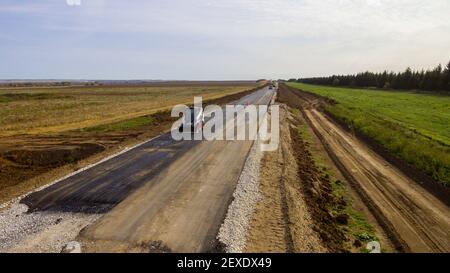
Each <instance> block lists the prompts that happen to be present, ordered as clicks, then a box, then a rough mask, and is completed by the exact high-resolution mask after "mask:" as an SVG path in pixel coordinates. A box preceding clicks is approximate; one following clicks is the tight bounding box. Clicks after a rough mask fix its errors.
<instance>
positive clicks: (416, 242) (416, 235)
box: [284, 88, 450, 252]
mask: <svg viewBox="0 0 450 273" xmlns="http://www.w3.org/2000/svg"><path fill="white" fill-rule="evenodd" d="M284 90H285V91H286V92H295V93H296V94H297V95H298V96H300V97H301V98H302V99H303V100H304V101H305V102H306V104H305V105H304V107H303V112H304V115H305V117H306V119H307V120H308V121H309V123H310V125H311V126H312V128H313V129H314V131H315V132H316V134H317V135H318V136H319V138H320V139H321V140H322V142H323V143H324V145H325V147H326V149H327V151H328V152H329V153H330V156H331V157H332V158H333V160H334V161H335V163H336V165H338V166H339V167H340V169H341V171H342V172H343V174H344V175H345V176H346V178H347V179H348V180H349V181H351V182H352V184H353V186H354V187H355V188H356V190H357V191H358V192H359V193H360V194H361V195H362V197H363V199H364V200H365V201H366V202H368V205H369V207H370V208H371V210H372V212H373V213H374V214H375V216H376V217H377V218H378V221H379V222H380V225H382V226H383V227H384V228H385V229H386V232H387V233H388V234H390V235H391V239H392V240H393V241H394V244H395V245H396V246H397V248H399V249H400V250H402V251H407V252H409V251H410V252H449V251H450V209H449V208H448V206H446V205H445V204H444V203H442V202H441V201H440V200H438V199H437V198H436V197H435V196H433V195H432V194H430V193H429V192H428V191H426V190H425V189H424V188H422V187H421V186H419V185H418V184H417V183H416V182H415V181H413V180H411V179H410V178H408V177H407V176H406V175H405V174H404V173H402V172H401V171H400V170H398V169H397V168H395V167H394V166H392V165H391V164H389V163H388V162H387V161H386V160H385V159H383V158H382V157H380V156H379V155H378V154H376V153H375V152H374V151H372V150H371V149H370V148H368V146H366V145H365V144H364V143H362V142H361V141H359V140H358V139H356V138H355V137H354V136H353V135H352V134H350V133H348V132H347V131H345V130H344V129H343V128H341V127H340V126H338V125H336V124H335V123H334V122H333V121H332V120H330V119H329V118H327V116H325V115H324V114H323V113H322V112H321V111H319V110H318V109H317V108H316V106H317V105H318V101H317V99H315V98H314V97H313V96H310V95H308V93H304V92H301V91H298V90H295V91H294V90H290V89H288V88H285V89H284Z"/></svg>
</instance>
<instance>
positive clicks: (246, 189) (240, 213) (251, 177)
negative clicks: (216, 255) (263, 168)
mask: <svg viewBox="0 0 450 273" xmlns="http://www.w3.org/2000/svg"><path fill="white" fill-rule="evenodd" d="M262 155H263V152H262V151H261V149H260V141H255V143H254V144H253V147H252V149H251V150H250V153H249V155H248V157H247V160H246V161H245V165H244V169H243V170H242V173H241V176H240V177H239V181H238V184H237V186H236V190H235V191H234V193H233V197H234V200H233V202H232V203H231V205H230V206H229V207H228V212H227V216H226V217H225V220H224V222H223V224H222V226H221V227H220V231H219V234H218V236H217V239H218V240H219V241H220V242H221V243H223V244H224V245H225V251H226V252H228V253H241V252H243V251H244V248H245V244H246V239H247V234H248V229H249V227H250V221H251V220H252V216H253V212H254V210H255V207H256V204H257V202H258V201H259V199H260V196H261V195H260V192H259V172H260V170H259V168H260V162H261V158H262Z"/></svg>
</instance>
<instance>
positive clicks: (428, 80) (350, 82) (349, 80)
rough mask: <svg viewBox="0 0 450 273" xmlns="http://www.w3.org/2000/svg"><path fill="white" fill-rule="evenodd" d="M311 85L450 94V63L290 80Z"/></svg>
mask: <svg viewBox="0 0 450 273" xmlns="http://www.w3.org/2000/svg"><path fill="white" fill-rule="evenodd" d="M289 81H297V82H302V83H309V84H319V85H334V86H347V87H375V88H384V89H406V90H425V91H444V92H446V93H450V62H449V63H448V64H447V66H446V67H445V68H443V67H442V65H438V66H437V67H435V68H434V69H430V70H426V71H425V70H421V71H414V70H412V69H411V68H409V67H408V68H407V69H406V70H405V71H404V72H400V73H395V72H388V71H384V72H382V73H373V72H363V73H358V74H354V75H333V76H329V77H315V78H300V79H290V80H289Z"/></svg>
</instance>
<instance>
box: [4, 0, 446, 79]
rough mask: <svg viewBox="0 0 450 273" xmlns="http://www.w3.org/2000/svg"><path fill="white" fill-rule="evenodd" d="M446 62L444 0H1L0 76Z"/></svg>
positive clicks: (209, 73) (257, 73)
mask: <svg viewBox="0 0 450 273" xmlns="http://www.w3.org/2000/svg"><path fill="white" fill-rule="evenodd" d="M77 1H80V4H79V5H74V3H76V2H77ZM448 61H450V1H449V0H433V1H423V0H320V1H318V0H259V1H256V0H239V1H238V0H208V1H207V0H165V1H163V0H132V1H130V0H0V79H165V80H246V79H249V80H250V79H260V78H267V79H278V78H299V77H311V76H325V75H331V74H348V73H356V72H361V71H382V70H384V69H387V70H393V71H401V70H404V69H406V67H408V66H409V67H412V68H413V69H422V68H425V69H427V68H431V67H434V66H436V65H437V64H439V63H442V64H443V65H445V64H446V63H448Z"/></svg>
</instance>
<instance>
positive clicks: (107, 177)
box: [23, 88, 273, 252]
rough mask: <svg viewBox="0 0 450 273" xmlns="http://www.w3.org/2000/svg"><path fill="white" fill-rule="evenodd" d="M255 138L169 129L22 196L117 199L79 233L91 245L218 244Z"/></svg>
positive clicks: (80, 203) (40, 201)
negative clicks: (179, 135)
mask: <svg viewBox="0 0 450 273" xmlns="http://www.w3.org/2000/svg"><path fill="white" fill-rule="evenodd" d="M272 95H273V91H272V90H269V89H268V88H264V89H261V90H259V91H256V92H255V93H252V94H250V95H248V96H245V97H243V98H242V99H240V100H238V101H237V102H236V104H242V105H246V104H268V103H269V101H270V100H271V98H272ZM251 145H252V141H178V142H177V141H174V140H172V138H171V137H170V134H169V135H164V136H161V137H159V138H156V139H154V140H152V141H149V142H147V143H145V144H143V145H140V146H138V147H136V148H134V149H132V150H130V151H128V152H126V153H124V154H122V155H120V156H117V157H115V158H112V159H110V160H107V161H105V162H103V163H101V164H99V165H97V166H95V167H93V168H91V169H89V170H87V171H84V172H81V173H79V174H77V175H75V176H72V177H70V178H68V179H66V180H64V181H61V182H59V183H57V184H55V185H53V186H51V187H49V188H47V189H46V190H43V191H41V192H37V193H34V194H31V195H30V196H28V197H27V198H25V199H23V202H24V203H26V204H27V205H29V206H30V208H31V209H33V210H64V211H84V212H86V211H87V212H89V211H90V210H93V211H98V210H99V209H100V210H109V209H111V208H113V207H114V208H113V209H112V210H111V211H110V212H108V213H107V214H106V215H105V216H104V217H102V218H101V219H100V220H99V221H98V222H96V223H94V224H93V225H91V226H89V227H88V228H87V229H85V230H84V231H83V232H82V233H81V235H80V238H79V239H80V240H82V241H83V242H84V245H86V249H85V250H87V251H93V252H97V251H101V252H105V251H106V252H114V251H148V250H154V251H174V252H208V251H215V250H217V247H218V246H217V245H216V239H215V237H216V235H217V232H218V229H219V227H220V224H221V223H222V220H223V218H224V216H225V213H226V210H227V207H228V204H229V202H230V199H231V197H232V193H233V191H234V188H235V184H236V182H237V178H238V177H239V174H240V172H241V169H242V166H243V164H244V162H245V158H246V156H247V153H248V151H249V150H250V147H251ZM117 204H118V205H117ZM116 205H117V206H116Z"/></svg>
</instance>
